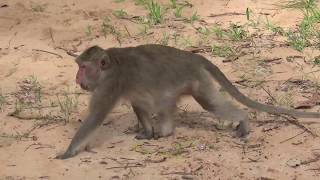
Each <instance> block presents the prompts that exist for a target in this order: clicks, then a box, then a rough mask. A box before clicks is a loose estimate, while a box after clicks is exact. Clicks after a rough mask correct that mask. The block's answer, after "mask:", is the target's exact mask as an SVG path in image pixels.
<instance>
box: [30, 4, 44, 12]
mask: <svg viewBox="0 0 320 180" xmlns="http://www.w3.org/2000/svg"><path fill="white" fill-rule="evenodd" d="M31 9H32V11H34V12H44V10H45V7H44V5H41V4H37V3H34V2H32V3H31Z"/></svg>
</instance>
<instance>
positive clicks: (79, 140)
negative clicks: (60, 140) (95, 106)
mask: <svg viewBox="0 0 320 180" xmlns="http://www.w3.org/2000/svg"><path fill="white" fill-rule="evenodd" d="M103 120H104V116H102V115H100V117H99V116H97V115H89V116H88V117H87V119H86V120H85V121H84V123H83V124H82V126H81V127H80V129H79V130H78V131H77V133H76V134H75V136H74V137H73V139H72V141H71V143H70V145H69V147H68V149H67V150H66V151H65V152H64V153H63V154H60V155H58V156H57V157H56V158H57V159H67V158H71V157H73V156H75V155H77V154H78V153H79V151H80V150H81V149H80V147H81V145H83V144H84V143H85V141H86V139H87V138H88V137H89V135H90V134H91V133H92V132H93V131H94V130H95V129H96V128H97V127H98V126H99V125H100V124H101V123H102V122H103Z"/></svg>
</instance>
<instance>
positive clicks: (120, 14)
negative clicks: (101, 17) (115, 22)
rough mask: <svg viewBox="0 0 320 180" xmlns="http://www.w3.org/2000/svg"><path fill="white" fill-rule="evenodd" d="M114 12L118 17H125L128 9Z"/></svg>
mask: <svg viewBox="0 0 320 180" xmlns="http://www.w3.org/2000/svg"><path fill="white" fill-rule="evenodd" d="M112 14H113V15H114V16H115V17H117V18H124V17H126V16H127V15H128V13H127V12H126V11H124V10H123V9H118V10H115V11H113V12H112Z"/></svg>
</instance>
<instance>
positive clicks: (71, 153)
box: [55, 150, 78, 159]
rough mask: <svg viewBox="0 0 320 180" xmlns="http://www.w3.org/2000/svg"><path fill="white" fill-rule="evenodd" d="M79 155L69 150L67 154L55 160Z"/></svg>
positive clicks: (58, 156)
mask: <svg viewBox="0 0 320 180" xmlns="http://www.w3.org/2000/svg"><path fill="white" fill-rule="evenodd" d="M77 154H78V153H77V152H72V151H69V150H67V151H66V152H65V153H63V154H59V155H57V156H56V157H55V159H69V158H72V157H73V156H75V155H77Z"/></svg>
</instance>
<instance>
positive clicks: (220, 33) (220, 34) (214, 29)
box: [212, 26, 224, 38]
mask: <svg viewBox="0 0 320 180" xmlns="http://www.w3.org/2000/svg"><path fill="white" fill-rule="evenodd" d="M212 32H213V33H214V34H215V35H216V36H217V37H218V38H222V37H223V34H224V31H223V29H222V28H221V27H220V26H213V27H212Z"/></svg>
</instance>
